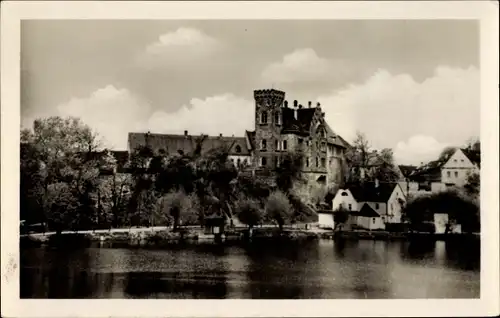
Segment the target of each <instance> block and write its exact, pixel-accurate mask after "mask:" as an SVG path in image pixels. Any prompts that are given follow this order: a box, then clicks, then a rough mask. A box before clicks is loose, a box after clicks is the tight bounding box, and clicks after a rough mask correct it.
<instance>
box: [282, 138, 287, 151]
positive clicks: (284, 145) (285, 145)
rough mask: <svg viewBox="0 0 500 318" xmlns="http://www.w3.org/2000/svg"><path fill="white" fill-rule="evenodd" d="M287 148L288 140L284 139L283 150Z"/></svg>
mask: <svg viewBox="0 0 500 318" xmlns="http://www.w3.org/2000/svg"><path fill="white" fill-rule="evenodd" d="M286 148H287V144H286V140H283V150H286Z"/></svg>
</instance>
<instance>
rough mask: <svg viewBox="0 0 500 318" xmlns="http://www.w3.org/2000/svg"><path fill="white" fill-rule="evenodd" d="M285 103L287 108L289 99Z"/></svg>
mask: <svg viewBox="0 0 500 318" xmlns="http://www.w3.org/2000/svg"><path fill="white" fill-rule="evenodd" d="M284 104H285V108H288V101H287V100H286V101H285V103H284Z"/></svg>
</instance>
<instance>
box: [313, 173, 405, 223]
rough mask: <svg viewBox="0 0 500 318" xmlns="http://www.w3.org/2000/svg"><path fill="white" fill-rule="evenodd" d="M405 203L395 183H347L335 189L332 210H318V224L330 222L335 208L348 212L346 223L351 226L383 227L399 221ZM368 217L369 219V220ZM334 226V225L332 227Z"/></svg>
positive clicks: (402, 194)
mask: <svg viewBox="0 0 500 318" xmlns="http://www.w3.org/2000/svg"><path fill="white" fill-rule="evenodd" d="M405 204H406V196H405V194H404V192H403V190H402V189H401V186H400V185H399V183H397V182H378V181H375V182H365V183H361V184H352V185H346V186H345V187H344V188H342V189H339V190H338V191H337V193H336V194H335V196H334V198H333V200H332V203H331V207H332V209H331V211H332V212H333V213H329V212H326V211H319V212H318V220H319V226H320V227H322V226H324V225H325V224H330V223H331V222H333V220H334V216H335V211H339V210H344V211H348V213H349V220H348V222H347V223H348V224H349V225H350V226H352V225H354V226H358V227H362V228H365V229H375V228H377V229H384V228H385V225H386V224H388V223H392V224H396V223H401V222H402V209H403V207H404V205H405ZM372 211H373V212H372ZM330 214H331V216H329V215H330ZM367 218H370V222H368V221H367V220H368V219H367ZM331 220H332V221H331ZM334 226H335V224H333V226H332V228H333V227H334Z"/></svg>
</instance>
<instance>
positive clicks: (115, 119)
mask: <svg viewBox="0 0 500 318" xmlns="http://www.w3.org/2000/svg"><path fill="white" fill-rule="evenodd" d="M58 111H59V115H61V116H76V117H79V118H81V120H82V121H83V122H84V123H85V124H87V125H89V126H90V127H91V128H92V129H93V130H95V131H96V132H97V133H98V134H99V135H100V136H101V138H102V139H103V141H104V146H105V147H108V148H112V149H126V148H127V135H128V133H129V132H133V131H143V132H146V131H151V132H155V133H173V134H182V133H183V131H184V130H188V131H189V132H190V133H191V134H201V133H203V134H210V135H218V134H220V133H222V134H224V135H226V136H228V135H229V136H230V135H235V136H243V135H244V131H245V129H253V122H254V119H253V118H254V106H253V103H252V102H251V101H248V100H246V99H243V98H240V97H237V96H234V95H233V94H221V95H216V96H212V97H207V98H204V99H198V98H194V99H192V100H191V101H190V103H189V104H187V105H184V106H182V107H180V108H179V110H178V111H175V112H165V111H156V112H153V111H152V109H151V107H150V106H149V105H148V104H147V103H146V102H144V101H142V100H140V99H139V98H138V97H137V96H135V95H134V94H133V93H132V92H130V91H129V90H127V89H125V88H116V87H115V86H113V85H108V86H105V87H103V88H101V89H98V90H96V91H94V92H93V93H92V94H90V95H89V96H88V97H85V98H73V99H71V100H70V101H68V102H67V103H63V104H61V105H59V106H58Z"/></svg>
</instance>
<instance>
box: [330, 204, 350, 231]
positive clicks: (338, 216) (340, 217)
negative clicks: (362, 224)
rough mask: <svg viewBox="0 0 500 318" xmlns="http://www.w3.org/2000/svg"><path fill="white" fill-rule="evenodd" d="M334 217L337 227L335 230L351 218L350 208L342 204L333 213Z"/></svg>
mask: <svg viewBox="0 0 500 318" xmlns="http://www.w3.org/2000/svg"><path fill="white" fill-rule="evenodd" d="M333 218H334V221H335V227H334V228H333V230H334V231H335V230H336V229H337V228H339V227H342V225H344V224H345V223H346V222H347V221H348V220H349V210H347V209H346V208H344V207H342V206H340V207H339V208H338V209H337V210H335V211H334V213H333Z"/></svg>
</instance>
